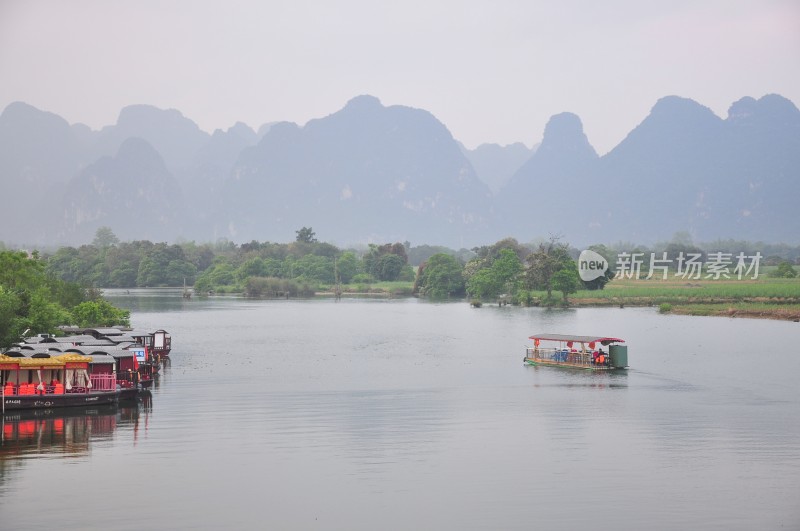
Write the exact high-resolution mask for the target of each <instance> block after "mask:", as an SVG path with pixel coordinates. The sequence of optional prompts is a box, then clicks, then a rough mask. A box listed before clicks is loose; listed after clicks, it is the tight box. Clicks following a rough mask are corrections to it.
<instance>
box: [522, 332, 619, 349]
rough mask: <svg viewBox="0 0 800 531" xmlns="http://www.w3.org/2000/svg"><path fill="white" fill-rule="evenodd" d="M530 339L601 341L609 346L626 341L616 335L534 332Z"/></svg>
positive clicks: (575, 341)
mask: <svg viewBox="0 0 800 531" xmlns="http://www.w3.org/2000/svg"><path fill="white" fill-rule="evenodd" d="M529 339H539V340H542V341H572V342H573V343H600V344H602V345H605V346H608V345H610V344H611V343H624V342H625V340H624V339H619V338H616V337H601V336H568V335H563V334H534V335H532V336H530V338H529Z"/></svg>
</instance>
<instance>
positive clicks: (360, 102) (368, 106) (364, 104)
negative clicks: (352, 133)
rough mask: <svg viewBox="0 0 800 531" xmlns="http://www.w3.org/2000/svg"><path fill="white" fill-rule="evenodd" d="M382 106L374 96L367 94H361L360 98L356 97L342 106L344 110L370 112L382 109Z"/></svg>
mask: <svg viewBox="0 0 800 531" xmlns="http://www.w3.org/2000/svg"><path fill="white" fill-rule="evenodd" d="M382 107H383V104H382V103H381V100H379V99H378V98H376V97H375V96H370V95H369V94H362V95H360V96H356V97H355V98H352V99H351V100H350V101H348V102H347V104H346V105H345V106H344V108H345V109H349V110H372V109H377V108H382Z"/></svg>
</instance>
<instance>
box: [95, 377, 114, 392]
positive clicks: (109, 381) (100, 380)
mask: <svg viewBox="0 0 800 531" xmlns="http://www.w3.org/2000/svg"><path fill="white" fill-rule="evenodd" d="M90 381H91V382H92V389H94V390H95V391H114V390H115V389H116V388H117V379H116V378H115V377H114V375H113V374H93V375H92V376H91V378H90Z"/></svg>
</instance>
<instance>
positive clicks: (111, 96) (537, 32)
mask: <svg viewBox="0 0 800 531" xmlns="http://www.w3.org/2000/svg"><path fill="white" fill-rule="evenodd" d="M770 93H777V94H781V95H782V96H784V97H787V98H789V99H790V100H792V101H793V102H794V103H795V105H800V0H747V1H745V0H708V1H702V0H693V1H684V0H672V1H669V2H667V1H647V0H631V1H621V0H608V1H605V2H583V1H573V0H565V1H547V2H541V1H535V0H527V1H525V0H523V1H513V0H508V1H503V0H494V1H475V0H441V1H437V0H424V1H418V0H403V1H402V2H399V1H394V2H392V1H386V2H375V1H368V0H365V1H357V0H343V1H334V0H330V1H309V0H291V1H286V2H283V1H271V0H263V1H257V0H225V1H216V0H193V1H168V0H161V1H151V0H135V1H128V0H117V1H108V0H70V1H63V0H0V109H3V108H5V107H6V106H7V105H8V104H9V103H11V102H14V101H24V102H26V103H29V104H30V105H33V106H34V107H37V108H39V109H41V110H45V111H50V112H54V113H56V114H58V115H60V116H62V117H63V118H65V119H66V120H67V121H68V122H70V123H75V122H81V123H85V124H86V125H88V126H90V127H91V128H92V129H100V128H102V127H103V126H105V125H111V124H113V123H115V122H116V120H117V116H118V115H119V111H120V110H121V109H122V108H123V107H125V106H127V105H132V104H139V103H143V104H149V105H154V106H156V107H159V108H162V109H170V108H174V109H178V110H179V111H181V112H182V113H183V114H184V116H186V117H188V118H190V119H192V120H194V121H195V122H196V123H197V124H198V125H199V126H200V128H201V129H203V130H205V131H208V132H213V130H214V129H217V128H221V129H227V128H229V127H230V126H232V125H233V124H234V123H236V122H239V121H241V122H244V123H246V124H248V125H250V126H251V127H253V128H254V129H257V128H258V127H259V126H260V125H262V124H264V123H268V122H275V121H283V120H286V121H292V122H296V123H298V124H300V125H303V124H305V123H306V122H307V121H308V120H311V119H314V118H321V117H324V116H327V115H329V114H332V113H334V112H336V111H337V110H339V109H341V108H342V107H343V106H344V105H345V104H346V103H347V101H348V100H350V99H351V98H353V97H355V96H357V95H361V94H370V95H372V96H375V97H377V98H379V99H380V100H381V102H382V103H383V104H384V105H387V106H388V105H405V106H409V107H415V108H420V109H425V110H427V111H429V112H431V113H432V114H433V115H434V116H435V117H436V118H438V119H439V120H440V121H442V122H443V123H444V124H445V125H446V126H447V127H448V129H449V130H450V132H451V133H452V134H453V136H454V137H455V138H456V139H457V140H459V141H461V142H462V143H464V144H465V145H466V146H467V147H468V148H475V147H477V146H478V145H480V144H483V143H497V144H502V145H506V144H511V143H514V142H523V143H524V144H526V145H528V146H529V147H530V146H532V145H533V144H535V143H537V142H539V141H540V140H541V137H542V133H543V131H544V127H545V125H546V124H547V121H548V120H549V118H550V117H551V116H553V115H554V114H558V113H561V112H565V111H568V112H573V113H575V114H577V115H578V116H580V118H581V120H582V121H583V124H584V131H585V132H586V134H587V136H588V138H589V142H590V143H591V144H592V145H593V146H594V147H595V149H596V150H597V151H598V152H599V153H600V154H603V153H606V152H608V151H609V150H611V149H612V148H613V147H614V146H616V145H617V144H618V143H619V142H620V141H621V140H622V139H623V138H624V137H625V136H626V135H627V134H628V133H629V132H630V131H631V130H632V129H633V128H634V127H636V125H637V124H639V123H640V122H641V121H642V120H643V119H644V118H645V117H646V116H647V114H648V113H649V111H650V109H651V108H652V107H653V105H654V104H655V103H656V101H657V100H658V99H659V98H661V97H663V96H667V95H678V96H683V97H686V98H691V99H693V100H695V101H697V102H699V103H701V104H703V105H705V106H707V107H709V108H710V109H711V110H712V111H714V112H715V113H716V114H718V115H719V116H721V117H723V118H724V117H725V116H727V110H728V108H729V107H730V105H731V104H732V103H733V102H735V101H736V100H738V99H740V98H742V97H744V96H752V97H755V98H759V97H761V96H763V95H765V94H770Z"/></svg>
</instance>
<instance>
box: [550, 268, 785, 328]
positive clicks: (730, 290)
mask: <svg viewBox="0 0 800 531" xmlns="http://www.w3.org/2000/svg"><path fill="white" fill-rule="evenodd" d="M537 295H539V296H541V297H543V296H544V294H537ZM570 304H571V305H572V306H659V307H660V308H661V310H662V312H664V313H679V314H686V315H725V316H729V317H735V316H738V317H760V318H772V319H788V320H793V321H794V320H799V319H800V279H773V278H759V279H756V280H684V279H669V280H633V279H615V280H613V281H612V282H610V283H609V284H608V285H607V286H606V288H605V289H604V290H601V291H586V290H582V291H579V292H577V293H575V294H573V295H572V296H570Z"/></svg>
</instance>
